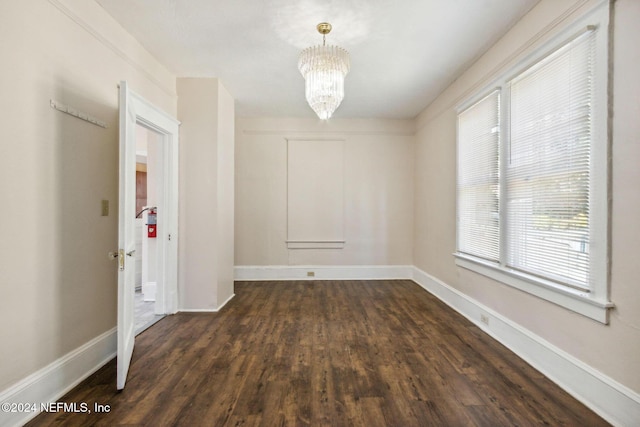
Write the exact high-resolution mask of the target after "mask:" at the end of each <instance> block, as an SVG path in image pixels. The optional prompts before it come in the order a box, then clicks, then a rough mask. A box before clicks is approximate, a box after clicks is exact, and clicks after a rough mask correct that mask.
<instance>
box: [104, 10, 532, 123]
mask: <svg viewBox="0 0 640 427" xmlns="http://www.w3.org/2000/svg"><path fill="white" fill-rule="evenodd" d="M96 1H97V2H98V3H99V4H100V5H101V6H102V7H103V8H104V9H105V10H106V11H107V12H108V13H109V14H111V16H113V17H114V18H115V19H116V21H118V22H119V23H120V24H121V25H122V26H123V27H124V28H125V29H126V30H127V31H128V32H129V33H131V34H132V35H133V36H134V37H135V38H136V39H138V40H139V41H140V43H142V45H143V46H145V47H146V48H147V50H148V51H149V52H151V54H153V55H154V56H155V57H156V58H157V59H158V60H159V61H160V62H162V63H163V64H164V65H165V66H166V67H167V68H168V69H169V70H171V71H173V72H174V73H176V74H177V75H178V76H179V77H218V78H220V79H221V81H222V82H223V84H224V85H225V87H226V88H227V89H228V90H229V92H231V94H232V96H233V97H234V98H235V100H236V114H237V115H239V116H271V117H277V116H291V117H315V114H314V113H313V111H312V110H311V109H310V108H309V107H308V106H307V104H306V102H305V99H304V80H303V78H302V76H301V75H300V73H299V72H298V68H297V60H298V54H299V53H300V51H301V50H302V49H304V48H305V47H308V46H311V45H315V44H320V43H322V36H321V35H319V34H318V33H317V31H316V28H315V27H316V24H318V23H319V22H323V21H326V22H330V23H331V24H332V25H333V31H332V32H331V34H329V35H328V36H327V44H336V45H338V46H341V47H343V48H345V49H347V50H348V51H349V53H350V54H351V71H350V73H349V74H348V75H347V78H346V81H345V99H344V101H343V102H342V105H341V106H340V107H339V108H338V110H337V111H336V113H335V114H334V116H333V117H336V118H344V117H349V118H354V117H363V118H374V117H375V118H378V117H380V118H413V117H415V116H416V115H417V114H418V113H420V111H422V109H424V107H426V106H427V105H428V104H429V103H430V102H431V101H433V100H434V99H435V97H436V96H437V95H438V94H439V93H440V92H441V91H442V90H444V89H445V88H446V87H447V86H448V85H449V84H450V83H451V82H453V81H454V80H455V79H456V78H457V77H458V76H459V75H460V74H462V72H463V71H464V70H465V69H466V67H468V66H469V65H470V64H471V63H473V61H474V60H475V59H476V58H478V56H479V55H481V54H482V53H483V52H484V51H486V49H487V48H488V47H490V46H491V45H492V44H493V43H495V42H496V41H497V40H498V39H499V38H500V37H501V36H502V35H503V34H504V33H505V32H506V31H507V30H508V29H509V28H510V27H511V26H512V25H513V24H514V23H515V22H516V21H517V20H518V19H519V18H520V17H522V15H524V14H525V13H526V12H527V11H528V10H530V9H531V8H532V7H533V6H534V5H535V4H536V3H537V2H538V1H539V0H324V1H321V0H297V1H296V0H96Z"/></svg>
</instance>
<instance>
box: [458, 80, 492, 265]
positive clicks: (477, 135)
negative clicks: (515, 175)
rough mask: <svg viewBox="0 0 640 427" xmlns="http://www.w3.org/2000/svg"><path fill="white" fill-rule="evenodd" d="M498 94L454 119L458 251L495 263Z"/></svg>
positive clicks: (490, 95) (490, 96) (488, 97)
mask: <svg viewBox="0 0 640 427" xmlns="http://www.w3.org/2000/svg"><path fill="white" fill-rule="evenodd" d="M499 121H500V91H498V90H496V91H494V92H492V93H491V94H489V95H488V96H486V97H485V98H484V99H482V100H480V101H479V102H477V103H475V104H474V105H472V106H471V107H469V108H467V109H466V110H465V111H463V112H461V113H460V114H459V115H458V180H457V204H458V206H457V214H458V251H459V252H462V253H465V254H469V255H474V256H477V257H481V258H484V259H487V260H491V261H497V260H498V259H499V256H500V246H499V243H500V220H499V210H498V208H499V162H498V148H499V135H500V132H499Z"/></svg>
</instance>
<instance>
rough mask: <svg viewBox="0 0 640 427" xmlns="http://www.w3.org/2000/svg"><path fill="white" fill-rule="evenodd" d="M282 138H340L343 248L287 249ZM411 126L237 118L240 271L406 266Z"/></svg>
mask: <svg viewBox="0 0 640 427" xmlns="http://www.w3.org/2000/svg"><path fill="white" fill-rule="evenodd" d="M287 138H298V139H300V138H309V139H344V141H345V143H344V162H345V168H344V171H345V173H344V197H345V203H344V227H345V230H344V237H345V240H346V244H345V247H344V248H343V249H287V245H286V243H285V242H286V240H287ZM413 145H414V139H413V121H410V120H407V121H399V120H393V121H392V120H388V121H385V120H338V119H332V120H331V121H329V122H320V121H318V120H312V119H268V118H261V119H256V118H238V119H237V125H236V251H235V264H236V265H238V266H241V265H281V266H284V265H410V264H411V262H412V229H413V168H412V163H413V162H412V158H413Z"/></svg>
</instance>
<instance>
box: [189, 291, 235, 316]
mask: <svg viewBox="0 0 640 427" xmlns="http://www.w3.org/2000/svg"><path fill="white" fill-rule="evenodd" d="M235 296H236V294H231V296H230V297H229V298H227V300H226V301H225V302H223V303H222V304H220V305H219V306H218V308H183V309H180V310H178V311H179V312H180V313H217V312H219V311H220V310H222V307H224V306H225V305H227V303H228V302H229V301H231V300H232V299H233V297H235Z"/></svg>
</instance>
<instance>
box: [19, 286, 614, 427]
mask: <svg viewBox="0 0 640 427" xmlns="http://www.w3.org/2000/svg"><path fill="white" fill-rule="evenodd" d="M235 292H236V297H235V298H234V299H232V300H231V301H230V302H229V303H228V304H227V306H225V307H224V308H223V309H222V310H221V311H220V312H219V313H214V314H200V313H199V314H187V313H182V314H177V315H174V316H168V317H166V318H164V319H162V320H161V321H160V322H158V323H156V324H155V325H154V326H152V327H151V328H150V329H148V330H146V331H145V332H144V333H142V334H141V335H139V336H138V338H137V340H136V347H135V352H134V355H133V360H132V364H131V370H130V373H129V379H128V382H127V386H126V388H125V390H124V391H122V392H120V393H118V392H116V389H115V381H116V376H115V361H111V362H110V363H108V364H107V365H106V366H105V367H104V368H102V369H100V370H99V371H98V372H97V373H96V374H94V375H92V376H91V377H90V378H88V379H87V380H85V381H84V382H83V383H82V384H80V385H79V386H78V387H76V388H75V389H74V390H72V391H71V392H70V393H68V394H67V395H66V396H65V397H64V398H63V399H61V401H64V402H70V403H74V402H75V403H80V402H85V403H87V404H88V405H89V408H90V409H93V408H94V403H99V404H101V405H109V407H110V412H109V413H101V414H97V413H95V412H94V413H91V414H85V413H48V414H41V415H40V416H38V417H37V418H35V419H34V420H32V421H31V422H30V423H29V424H28V425H29V426H47V425H64V426H94V425H95V426H116V425H148V426H163V425H180V426H285V425H287V426H305V425H312V426H367V427H370V426H403V427H404V426H491V427H494V426H530V425H531V426H533V425H550V426H602V425H608V424H607V423H606V422H605V421H603V420H602V419H601V418H599V417H598V416H597V415H595V414H594V413H593V412H591V411H590V410H589V409H587V408H586V407H585V406H583V405H582V404H581V403H579V402H578V401H576V400H575V399H573V398H572V397H571V396H569V395H568V394H567V393H565V392H564V391H562V390H561V389H560V388H558V387H557V386H556V385H554V384H553V383H552V382H551V381H549V380H548V379H547V378H545V377H544V376H543V375H541V374H540V373H539V372H537V371H536V370H534V369H533V368H532V367H530V366H529V365H528V364H527V363H525V362H524V361H522V360H521V359H519V358H518V357H517V356H515V355H514V354H513V353H511V352H510V351H509V350H507V349H506V348H505V347H503V346H502V345H500V344H499V343H497V342H496V341H495V340H493V339H492V338H490V337H489V336H488V335H486V334H485V333H483V332H482V331H481V330H479V329H478V328H477V327H476V326H474V325H473V324H471V323H470V322H469V321H467V320H466V319H465V318H463V317H462V316H460V315H459V314H457V313H456V312H454V311H453V310H451V309H450V308H448V307H447V306H446V305H444V304H443V303H441V302H440V301H439V300H437V299H436V298H435V297H433V296H432V295H430V294H428V293H427V292H425V291H423V290H422V289H421V288H420V287H419V286H418V285H416V284H415V283H413V282H411V281H408V280H397V281H346V282H345V281H323V282H319V281H318V282H306V281H305V282H251V283H249V282H237V283H236V287H235Z"/></svg>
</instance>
